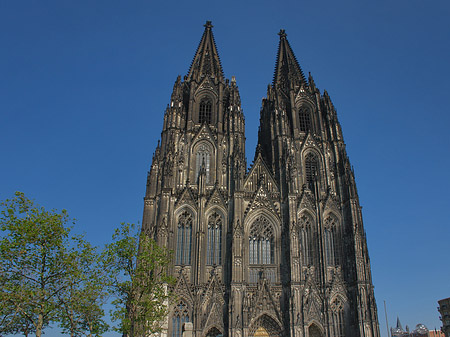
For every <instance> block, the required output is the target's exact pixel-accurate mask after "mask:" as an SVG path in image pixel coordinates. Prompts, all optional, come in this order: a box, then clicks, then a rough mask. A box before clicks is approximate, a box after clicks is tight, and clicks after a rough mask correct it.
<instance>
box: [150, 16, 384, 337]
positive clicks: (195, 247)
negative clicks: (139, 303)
mask: <svg viewBox="0 0 450 337" xmlns="http://www.w3.org/2000/svg"><path fill="white" fill-rule="evenodd" d="M279 35H280V43H279V47H278V56H277V61H276V66H275V76H274V80H273V84H272V85H269V87H268V91H267V98H266V99H264V100H263V103H262V109H261V119H260V131H259V136H258V137H259V139H258V146H257V149H256V153H255V159H254V162H253V164H252V165H251V168H250V169H249V170H247V163H246V157H245V125H244V116H243V112H242V109H241V102H240V97H239V91H238V88H237V85H236V81H235V80H234V77H233V78H232V79H231V81H229V80H227V79H225V78H224V75H223V71H222V66H221V63H220V59H219V55H218V52H217V48H216V45H215V42H214V37H213V34H212V25H211V22H209V21H208V22H207V23H206V25H205V31H204V33H203V36H202V39H201V41H200V44H199V46H198V48H197V52H196V54H195V56H194V60H193V62H192V65H191V67H190V69H189V72H188V74H187V75H186V76H185V77H184V80H183V81H182V80H181V78H180V77H178V78H177V80H176V82H175V85H174V89H173V93H172V97H171V101H170V104H169V106H168V107H167V109H166V112H165V115H164V125H163V131H162V134H161V143H160V144H158V147H157V149H156V151H155V153H154V156H153V161H152V165H151V169H150V172H149V175H148V180H147V192H146V196H145V207H144V217H143V230H145V231H146V232H147V233H149V235H152V236H153V237H155V238H156V239H157V241H158V243H159V244H161V245H165V246H167V247H168V248H170V249H172V250H173V251H174V252H175V254H174V255H175V256H174V261H173V265H172V267H171V270H172V273H173V275H174V276H176V277H177V280H178V281H177V284H176V286H175V289H174V290H175V292H176V293H177V295H178V300H177V303H175V304H174V305H173V306H172V307H171V310H170V315H169V319H168V329H167V331H166V332H167V334H168V336H170V337H179V336H181V333H182V328H183V323H185V322H192V324H193V325H192V326H193V331H192V333H193V336H195V337H205V336H207V337H216V336H222V335H225V336H230V337H231V336H233V337H244V336H245V337H246V336H264V337H269V336H270V337H275V336H292V337H294V336H295V337H300V336H304V337H316V336H330V337H331V336H335V337H338V336H339V337H343V336H360V337H363V336H365V337H378V336H379V329H378V321H377V311H376V304H375V298H374V295H373V285H372V280H371V274H370V261H369V256H368V252H367V245H366V238H365V232H364V229H363V223H362V216H361V207H360V205H359V199H358V195H357V190H356V185H355V178H354V173H353V170H352V168H351V165H350V162H349V159H348V157H347V154H346V151H345V144H344V141H343V137H342V131H341V127H340V125H339V122H338V120H337V116H336V111H335V109H334V106H333V104H332V103H331V100H330V98H329V96H328V94H327V93H326V92H325V93H324V94H323V95H321V94H320V92H319V90H318V89H317V88H316V86H315V84H314V82H313V80H312V77H311V76H310V77H309V79H308V81H307V80H306V78H305V76H304V75H303V72H302V70H301V68H300V66H299V64H298V62H297V60H296V58H295V56H294V53H293V52H292V50H291V47H290V46H289V43H288V41H287V39H286V33H285V32H284V31H283V30H282V31H281V32H280V34H279ZM186 326H187V327H189V326H190V324H189V325H186Z"/></svg>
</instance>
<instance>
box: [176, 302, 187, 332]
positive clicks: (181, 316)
mask: <svg viewBox="0 0 450 337" xmlns="http://www.w3.org/2000/svg"><path fill="white" fill-rule="evenodd" d="M185 322H189V311H188V307H187V305H186V304H185V303H184V302H183V301H180V302H179V303H178V304H177V306H176V307H175V309H174V312H173V316H172V337H181V336H182V335H183V332H182V330H181V329H182V327H183V323H185Z"/></svg>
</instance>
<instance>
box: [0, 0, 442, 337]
mask: <svg viewBox="0 0 450 337" xmlns="http://www.w3.org/2000/svg"><path fill="white" fill-rule="evenodd" d="M449 18H450V2H449V1H448V0H428V1H425V0H408V1H407V0H391V1H386V0H380V1H345V0H344V1H328V0H326V1H308V2H306V1H283V0H282V1H278V2H275V1H226V2H213V1H189V2H188V1H179V2H170V1H168V2H166V3H164V4H163V3H162V1H158V2H156V1H113V0H109V1H82V0H80V1H60V0H58V1H21V0H17V1H1V2H0V48H1V52H0V144H1V146H2V151H1V160H0V199H5V198H7V197H10V196H12V195H13V193H14V191H17V190H18V191H23V192H25V193H26V195H27V196H28V197H30V198H33V199H35V200H36V201H38V202H39V203H40V204H42V205H43V206H45V207H47V208H57V209H62V208H65V209H67V210H68V211H69V213H70V214H71V216H73V217H74V218H76V219H77V220H78V222H77V225H76V228H75V231H76V232H79V233H83V232H84V233H86V235H87V237H88V238H89V239H90V240H91V241H93V242H94V243H95V244H97V245H103V244H104V243H106V242H108V240H109V239H110V237H111V235H112V232H113V229H114V228H115V227H116V226H117V225H118V224H119V223H120V222H123V221H125V222H139V221H140V220H141V217H142V208H143V196H144V192H145V182H146V174H147V170H148V169H149V165H150V161H151V157H152V153H153V151H154V149H155V147H156V143H157V140H158V139H159V136H160V132H161V128H162V119H163V113H164V109H165V107H166V105H167V104H168V103H169V99H170V94H171V91H172V86H173V83H174V81H175V79H176V77H177V75H178V74H180V75H182V76H183V75H185V74H186V72H187V71H188V68H189V66H190V63H191V61H192V58H193V56H194V53H195V50H196V48H197V45H198V42H199V41H200V38H201V35H202V33H203V24H204V23H205V21H206V20H212V22H213V25H214V29H213V31H214V35H215V38H216V43H217V47H218V50H219V54H220V57H221V61H222V65H223V68H224V72H225V75H226V77H227V78H231V76H233V75H234V76H236V80H237V83H238V86H239V88H240V93H241V98H242V107H243V109H244V114H245V117H246V136H247V147H246V151H247V159H248V162H249V163H250V162H251V160H252V159H253V155H254V149H255V144H256V133H257V126H258V123H259V109H260V106H261V98H263V97H264V96H265V94H266V89H267V84H268V83H270V82H271V81H272V76H273V70H274V65H275V57H276V51H277V45H278V35H277V33H278V31H279V30H280V28H284V29H286V32H287V34H288V40H289V42H290V44H291V46H292V48H293V50H294V52H295V54H296V56H297V59H298V60H299V62H300V65H301V66H302V68H303V71H304V72H305V74H307V73H308V72H311V74H312V75H313V77H314V80H315V82H316V85H317V86H318V87H319V88H320V89H321V91H323V90H324V89H326V90H327V91H328V93H329V94H330V96H331V98H332V100H333V102H334V105H335V106H336V108H337V111H338V117H339V120H340V122H341V124H342V127H343V132H344V138H345V141H346V143H347V150H348V154H349V156H350V160H351V163H352V165H353V166H354V168H355V174H356V179H357V186H358V191H359V196H360V201H361V204H362V206H363V217H364V224H365V229H366V231H367V237H368V245H369V253H370V256H371V263H372V275H373V283H374V286H375V295H376V298H377V302H378V309H379V321H380V329H381V332H382V335H383V336H386V323H385V318H384V309H383V301H384V300H386V303H387V311H388V319H389V323H390V325H393V324H394V323H395V319H396V316H397V315H398V316H400V319H401V320H402V323H403V325H406V324H408V325H409V326H410V327H414V326H415V325H416V324H417V323H424V324H425V325H427V326H428V327H429V328H434V327H437V328H439V327H440V321H439V313H438V312H437V310H436V307H437V300H439V299H441V298H445V297H450V267H449V264H448V257H449V249H448V238H449V237H450V226H449V225H450V221H449V216H448V209H449V207H450V198H449V196H448V191H449V190H450V176H449V170H450V169H449V167H450V159H449V156H450V138H449V127H448V125H449V124H450V108H449V106H450V105H449V102H448V101H449V97H450V94H449V92H450V84H449V80H448V78H449V76H450V62H449V60H450V23H449V22H450V21H449ZM52 334H53V335H57V333H56V331H54V332H51V331H48V332H47V336H49V337H51V336H52ZM111 335H115V334H111Z"/></svg>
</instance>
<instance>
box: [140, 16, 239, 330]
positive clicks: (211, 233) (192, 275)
mask: <svg viewBox="0 0 450 337" xmlns="http://www.w3.org/2000/svg"><path fill="white" fill-rule="evenodd" d="M204 27H205V30H204V32H203V36H202V38H201V40H200V43H199V46H198V48H197V51H196V53H195V56H194V59H193V61H192V64H191V66H190V68H189V71H188V74H187V75H186V76H184V78H183V79H181V77H180V76H178V78H177V79H176V81H175V84H174V87H173V91H172V95H171V98H170V102H169V104H168V106H167V108H166V111H165V113H164V124H163V130H162V133H161V142H160V143H158V146H157V148H156V151H155V153H154V155H153V159H152V164H151V168H150V172H149V174H148V178H147V190H146V195H145V198H144V200H145V206H144V216H143V230H145V231H146V232H147V233H149V235H151V236H153V237H155V238H156V240H157V242H158V243H159V244H160V245H163V246H166V247H168V248H169V249H171V250H173V251H174V253H175V254H174V261H173V265H172V267H171V270H172V273H173V275H174V276H175V277H176V278H177V279H178V282H177V285H176V287H175V292H176V293H177V294H178V297H179V301H178V303H176V304H175V305H174V307H173V308H172V310H171V313H170V317H169V322H168V333H169V335H170V336H174V337H178V336H180V333H181V328H182V324H183V323H184V322H192V323H193V329H194V334H196V335H198V336H203V335H204V334H205V333H206V332H207V331H205V329H210V330H211V331H214V332H216V331H219V332H220V334H224V333H225V329H226V326H225V323H224V322H225V320H224V312H225V301H226V291H225V281H226V279H227V278H229V271H228V269H229V268H228V264H227V259H229V246H230V245H231V242H230V241H229V239H228V235H229V233H230V230H231V229H230V222H231V219H232V218H233V213H234V204H233V197H232V196H233V194H234V191H235V190H236V189H239V188H240V186H241V185H242V182H243V179H244V176H245V172H246V167H247V163H246V158H245V121H244V115H243V112H242V109H241V100H240V96H239V90H238V87H237V84H236V80H235V78H234V77H232V79H231V80H228V79H225V77H224V74H223V70H222V65H221V63H220V58H219V54H218V51H217V47H216V43H215V41H214V36H213V32H212V27H213V26H212V24H211V22H210V21H207V22H206V24H205V26H204Z"/></svg>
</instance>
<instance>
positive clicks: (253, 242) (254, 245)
mask: <svg viewBox="0 0 450 337" xmlns="http://www.w3.org/2000/svg"><path fill="white" fill-rule="evenodd" d="M274 248H275V247H274V234H273V227H272V225H271V224H270V222H269V220H268V219H267V218H266V217H264V216H260V217H258V218H257V219H256V220H255V221H254V222H253V224H252V226H251V229H250V236H249V253H250V254H249V263H250V264H273V263H274V260H275V257H274V255H275V254H274Z"/></svg>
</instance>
